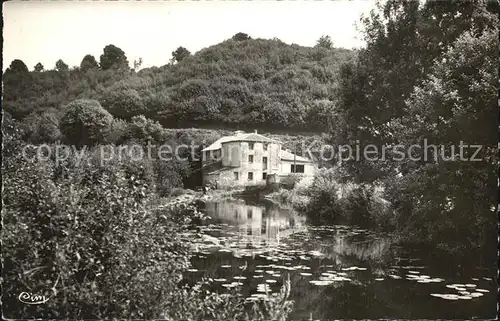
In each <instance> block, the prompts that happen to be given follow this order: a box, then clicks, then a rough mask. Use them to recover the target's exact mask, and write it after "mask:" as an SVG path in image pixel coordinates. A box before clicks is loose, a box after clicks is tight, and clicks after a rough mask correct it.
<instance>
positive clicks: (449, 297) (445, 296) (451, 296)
mask: <svg viewBox="0 0 500 321" xmlns="http://www.w3.org/2000/svg"><path fill="white" fill-rule="evenodd" d="M431 295H432V296H434V297H438V298H441V299H445V300H458V297H459V296H458V295H456V294H436V293H432V294H431Z"/></svg>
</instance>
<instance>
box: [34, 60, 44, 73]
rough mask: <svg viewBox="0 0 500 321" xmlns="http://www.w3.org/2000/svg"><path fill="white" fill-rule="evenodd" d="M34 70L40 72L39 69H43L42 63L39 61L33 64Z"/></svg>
mask: <svg viewBox="0 0 500 321" xmlns="http://www.w3.org/2000/svg"><path fill="white" fill-rule="evenodd" d="M34 70H35V71H36V72H41V71H43V65H42V63H40V62H39V63H37V64H36V65H35V68H34Z"/></svg>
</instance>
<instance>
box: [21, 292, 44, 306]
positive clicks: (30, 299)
mask: <svg viewBox="0 0 500 321" xmlns="http://www.w3.org/2000/svg"><path fill="white" fill-rule="evenodd" d="M19 301H21V302H22V303H26V304H43V303H45V302H47V301H49V298H46V297H45V296H44V295H40V294H33V293H28V292H21V294H19Z"/></svg>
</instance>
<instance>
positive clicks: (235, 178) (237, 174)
mask: <svg viewBox="0 0 500 321" xmlns="http://www.w3.org/2000/svg"><path fill="white" fill-rule="evenodd" d="M239 178H240V175H239V173H238V172H234V180H235V181H237V180H238V179H239Z"/></svg>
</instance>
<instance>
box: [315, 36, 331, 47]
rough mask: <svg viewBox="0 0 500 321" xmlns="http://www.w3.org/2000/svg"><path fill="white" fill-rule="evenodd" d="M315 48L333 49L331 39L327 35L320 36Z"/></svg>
mask: <svg viewBox="0 0 500 321" xmlns="http://www.w3.org/2000/svg"><path fill="white" fill-rule="evenodd" d="M316 46H318V47H322V48H326V49H332V48H333V41H332V38H331V37H330V36H328V35H325V36H321V37H320V38H319V39H318V41H316Z"/></svg>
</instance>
